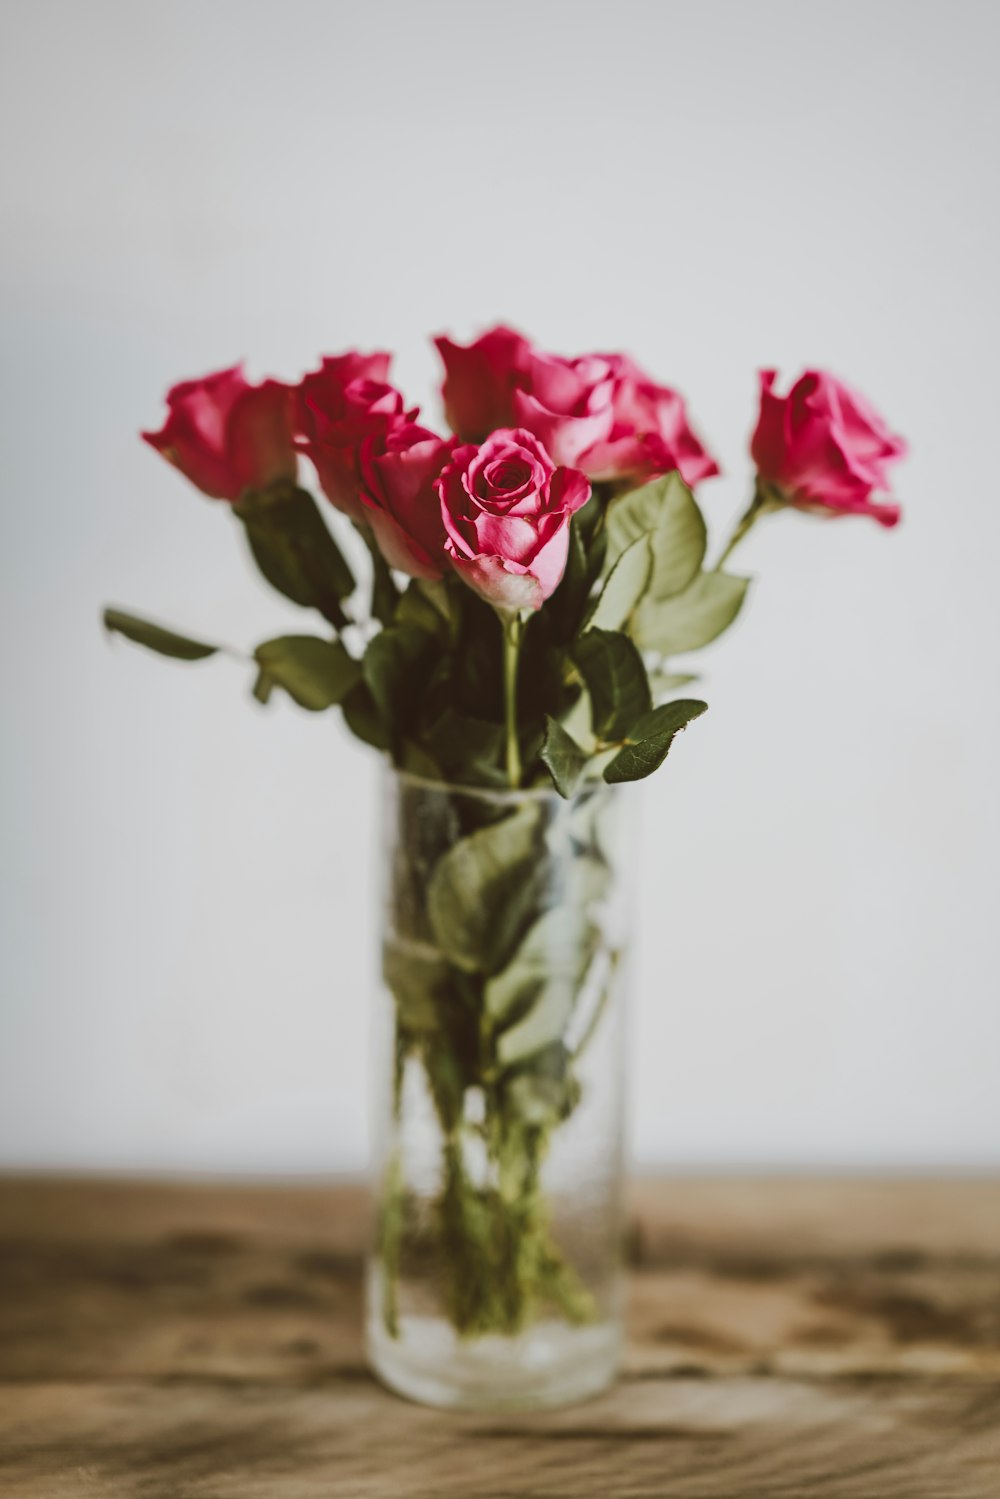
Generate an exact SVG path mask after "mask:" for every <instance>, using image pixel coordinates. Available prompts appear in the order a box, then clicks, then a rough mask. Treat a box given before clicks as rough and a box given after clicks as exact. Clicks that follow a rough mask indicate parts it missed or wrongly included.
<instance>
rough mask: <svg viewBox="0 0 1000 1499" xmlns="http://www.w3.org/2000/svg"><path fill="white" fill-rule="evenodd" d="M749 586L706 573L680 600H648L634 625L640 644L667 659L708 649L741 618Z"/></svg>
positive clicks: (744, 580)
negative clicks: (739, 616) (712, 642)
mask: <svg viewBox="0 0 1000 1499" xmlns="http://www.w3.org/2000/svg"><path fill="white" fill-rule="evenodd" d="M749 583H750V579H749V578H737V577H734V576H733V575H732V574H731V573H718V572H704V573H699V574H698V576H697V577H696V578H695V580H694V582H693V583H692V584H690V586H689V587H688V588H686V589H685V590H684V592H683V593H679V594H678V595H677V596H676V598H671V599H653V598H646V599H644V600H643V602H642V604H641V605H640V606H639V609H638V612H637V613H636V616H635V619H634V621H633V630H634V634H635V639H636V642H637V643H638V645H639V646H641V648H642V649H643V650H650V651H659V652H660V653H661V654H662V655H664V656H677V655H680V654H682V653H683V652H684V651H696V650H698V649H700V647H701V646H703V645H708V643H709V641H711V640H714V639H715V638H716V636H717V635H721V634H722V632H723V630H726V629H728V628H729V626H730V625H731V624H732V622H733V620H734V619H735V618H736V616H737V614H739V612H740V609H741V608H742V606H743V599H744V596H745V594H746V591H747V587H748V585H749Z"/></svg>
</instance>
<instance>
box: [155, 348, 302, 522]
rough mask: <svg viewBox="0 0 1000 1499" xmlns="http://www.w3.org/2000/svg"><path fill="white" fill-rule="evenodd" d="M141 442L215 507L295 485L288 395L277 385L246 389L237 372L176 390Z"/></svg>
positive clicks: (266, 383)
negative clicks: (284, 483) (285, 483)
mask: <svg viewBox="0 0 1000 1499" xmlns="http://www.w3.org/2000/svg"><path fill="white" fill-rule="evenodd" d="M142 437H143V438H144V440H145V441H146V442H148V443H149V444H150V446H151V447H154V448H155V449H156V450H157V452H158V453H162V454H163V456H164V458H166V459H167V460H168V461H169V462H170V463H172V464H173V465H174V467H175V468H179V469H180V471H181V473H182V474H184V476H185V478H188V479H190V480H191V483H192V484H195V485H197V487H198V488H199V489H200V490H201V491H202V493H203V494H207V495H209V496H210V497H211V498H212V499H214V500H238V499H239V497H240V495H241V494H243V493H244V491H245V490H248V489H266V488H267V487H268V485H270V484H275V483H277V482H278V481H279V480H282V479H287V480H292V481H294V479H295V470H296V459H295V448H294V446H293V441H292V392H291V390H290V388H289V387H288V386H287V385H282V384H280V383H279V382H278V381H277V380H264V381H263V382H262V383H261V384H260V385H251V384H250V383H249V382H248V381H247V380H246V378H245V377H244V375H243V366H242V365H239V364H237V365H234V366H233V368H232V369H228V370H219V371H218V373H217V374H214V375H206V376H205V377H204V379H202V380H187V381H184V382H183V383H182V384H180V385H175V386H174V387H173V389H172V390H170V391H169V392H168V393H167V419H166V421H165V422H164V424H163V426H162V427H161V428H160V430H159V432H143V433H142Z"/></svg>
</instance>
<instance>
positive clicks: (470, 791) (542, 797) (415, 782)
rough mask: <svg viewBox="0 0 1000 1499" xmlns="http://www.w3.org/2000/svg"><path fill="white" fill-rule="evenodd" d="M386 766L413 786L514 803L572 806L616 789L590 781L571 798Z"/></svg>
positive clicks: (387, 763) (535, 789)
mask: <svg viewBox="0 0 1000 1499" xmlns="http://www.w3.org/2000/svg"><path fill="white" fill-rule="evenodd" d="M385 769H386V771H387V772H388V774H389V775H391V776H392V777H393V778H394V779H395V780H397V781H403V782H405V783H406V784H407V785H410V786H419V787H423V788H424V789H425V790H426V791H439V792H446V793H447V794H448V795H449V796H468V797H476V798H478V799H479V800H480V801H486V802H498V803H501V804H503V803H507V804H510V803H515V802H528V801H537V802H558V803H559V804H560V805H561V806H571V805H572V803H573V802H576V801H579V800H580V799H581V797H583V796H586V795H587V794H588V793H592V792H595V791H613V790H614V789H615V788H614V787H613V786H609V785H608V784H607V783H606V782H604V781H591V782H588V783H587V784H586V785H583V786H581V787H580V788H579V789H578V790H577V791H576V792H574V794H573V795H572V796H570V797H566V796H561V795H560V794H559V792H558V791H557V790H556V788H555V787H554V786H523V787H519V788H518V789H517V790H515V789H514V788H513V787H511V786H470V785H467V784H464V783H462V782H460V781H439V780H435V779H433V778H432V777H430V776H422V775H418V774H417V773H416V771H412V770H401V769H400V768H399V766H398V765H394V764H393V763H392V761H391V760H388V759H387V760H386V761H385Z"/></svg>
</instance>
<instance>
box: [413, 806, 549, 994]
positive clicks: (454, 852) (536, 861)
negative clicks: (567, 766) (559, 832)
mask: <svg viewBox="0 0 1000 1499" xmlns="http://www.w3.org/2000/svg"><path fill="white" fill-rule="evenodd" d="M539 820H540V819H539V808H538V807H537V806H536V805H534V804H528V805H527V806H524V807H521V808H520V809H519V810H518V811H517V812H514V813H512V814H511V815H510V816H508V817H504V818H503V819H502V820H501V821H500V822H494V823H491V824H490V825H489V826H488V827H485V828H481V829H480V830H479V831H478V832H476V833H472V834H470V835H469V837H467V838H462V839H461V840H460V841H459V842H458V843H456V844H455V845H454V847H453V848H451V849H449V850H448V852H447V853H446V854H445V855H444V857H443V858H442V859H440V860H439V862H438V864H437V866H436V868H435V870H434V873H433V874H432V876H431V880H430V885H429V887H428V891H427V910H428V914H429V916H430V922H431V928H432V930H433V933H434V938H435V941H436V942H437V944H438V946H439V947H440V949H441V951H442V952H443V953H444V954H445V956H446V957H447V958H449V959H450V960H451V961H452V962H453V963H456V964H457V965H458V966H459V967H460V968H465V969H471V970H480V971H482V972H484V973H496V972H497V971H498V970H499V969H500V968H502V967H503V966H504V964H505V963H506V962H507V960H508V958H509V957H510V954H511V953H512V952H513V950H514V948H515V947H516V945H517V942H518V940H519V938H520V936H521V932H522V930H523V928H524V925H525V922H526V921H527V920H528V918H529V917H530V914H531V911H532V909H533V908H534V906H535V905H536V902H537V897H538V892H539V889H540V886H541V884H542V883H543V882H544V877H545V868H544V862H543V860H542V858H541V850H540V847H539V841H538V838H539Z"/></svg>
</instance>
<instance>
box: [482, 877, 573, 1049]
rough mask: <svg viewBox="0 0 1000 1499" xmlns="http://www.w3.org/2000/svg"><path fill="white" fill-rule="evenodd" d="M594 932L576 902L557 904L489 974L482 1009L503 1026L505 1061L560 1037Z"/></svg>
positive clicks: (500, 1042) (499, 1044)
mask: <svg viewBox="0 0 1000 1499" xmlns="http://www.w3.org/2000/svg"><path fill="white" fill-rule="evenodd" d="M598 935H599V934H598V931H597V928H596V927H595V926H593V925H592V924H591V922H590V921H588V919H587V917H586V916H585V915H584V913H583V912H582V911H581V910H580V909H579V908H578V907H573V906H566V905H563V906H559V907H557V908H556V909H555V910H552V911H548V912H546V914H545V915H544V916H542V917H541V918H540V919H539V920H538V921H536V922H535V925H534V926H533V927H532V928H531V930H530V931H529V933H528V935H527V936H526V937H525V939H524V941H523V942H522V944H521V946H520V947H519V948H518V950H517V952H516V953H515V955H514V957H513V959H512V960H511V962H510V963H509V964H508V966H507V967H506V968H505V969H504V970H503V972H502V973H501V974H499V975H498V976H497V977H496V978H493V979H490V980H489V982H488V983H487V985H486V989H485V1004H486V1011H487V1014H489V1015H490V1016H491V1017H492V1018H493V1019H494V1020H495V1021H496V1023H497V1025H498V1027H499V1028H500V1029H501V1030H502V1034H501V1035H500V1037H499V1039H498V1041H497V1056H498V1057H499V1059H500V1062H501V1064H502V1065H503V1066H505V1067H509V1066H513V1065H514V1064H516V1063H517V1062H520V1061H523V1060H524V1058H525V1057H529V1056H532V1055H533V1054H534V1053H535V1052H538V1051H542V1050H543V1049H544V1048H545V1047H546V1046H549V1045H551V1044H552V1042H553V1041H559V1040H561V1039H562V1037H563V1035H564V1033H565V1031H566V1027H567V1025H568V1024H569V1019H570V1016H571V1015H572V1013H573V1009H574V1007H575V1005H576V1001H577V996H578V994H579V991H580V986H581V985H582V983H583V980H584V977H585V975H586V972H587V969H588V968H589V967H590V963H591V959H592V958H593V954H594V951H595V949H596V946H597V941H598Z"/></svg>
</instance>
